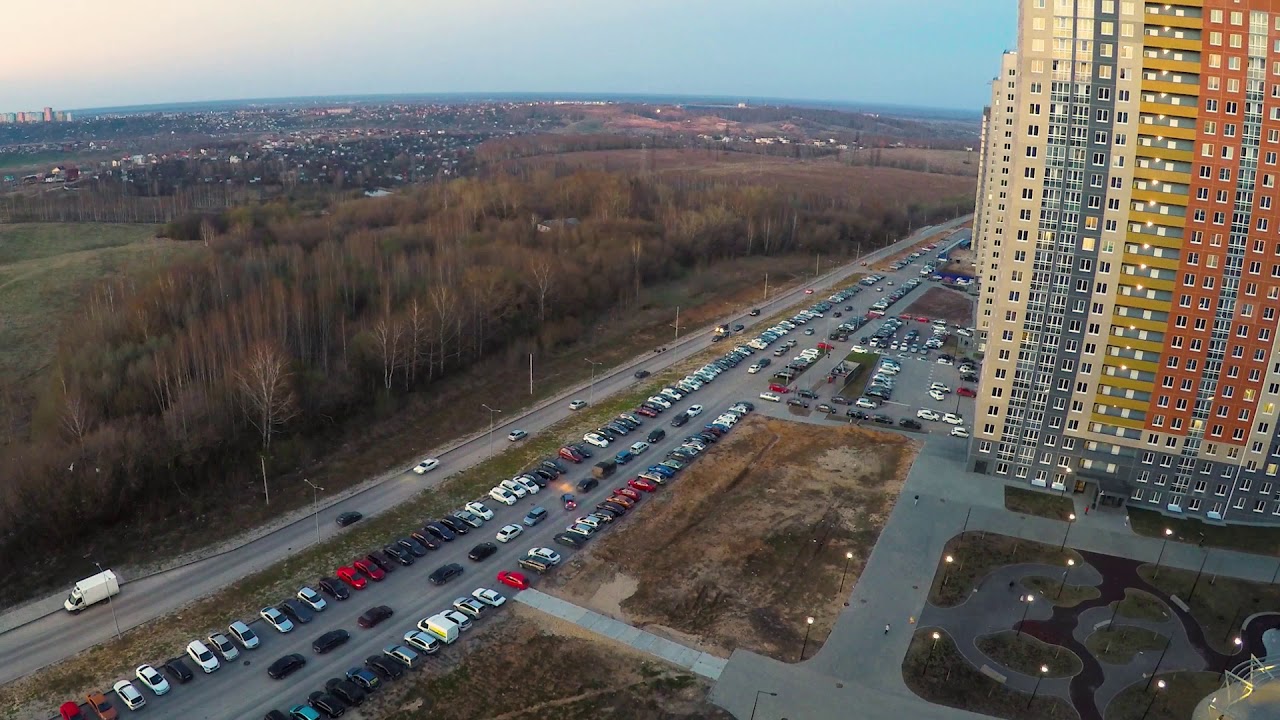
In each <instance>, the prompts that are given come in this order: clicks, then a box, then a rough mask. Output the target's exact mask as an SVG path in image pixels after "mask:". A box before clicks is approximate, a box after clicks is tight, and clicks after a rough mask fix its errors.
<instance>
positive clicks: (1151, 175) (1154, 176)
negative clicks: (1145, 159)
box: [1133, 167, 1191, 185]
mask: <svg viewBox="0 0 1280 720" xmlns="http://www.w3.org/2000/svg"><path fill="white" fill-rule="evenodd" d="M1133 177H1134V179H1135V180H1157V181H1160V182H1174V183H1182V184H1184V185H1185V184H1187V183H1189V182H1191V174H1190V173H1185V172H1181V171H1178V170H1162V169H1160V168H1154V167H1145V168H1144V167H1136V168H1134V169H1133Z"/></svg>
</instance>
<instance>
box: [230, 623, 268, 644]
mask: <svg viewBox="0 0 1280 720" xmlns="http://www.w3.org/2000/svg"><path fill="white" fill-rule="evenodd" d="M227 632H229V633H231V637H233V638H235V639H236V642H238V643H240V645H241V646H243V647H244V649H245V650H253V649H254V648H256V647H258V643H259V642H260V641H259V640H258V634H257V633H255V632H254V631H253V630H250V629H249V626H248V625H246V624H244V623H243V622H241V621H239V620H237V621H235V622H233V623H231V624H230V625H228V626H227Z"/></svg>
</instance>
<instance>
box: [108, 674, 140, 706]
mask: <svg viewBox="0 0 1280 720" xmlns="http://www.w3.org/2000/svg"><path fill="white" fill-rule="evenodd" d="M111 689H112V690H115V691H116V695H117V696H118V697H119V698H120V702H122V703H124V706H125V707H127V708H129V709H130V710H137V709H139V708H141V707H142V706H143V705H146V704H147V699H146V698H144V697H142V693H140V692H138V688H136V687H134V686H133V683H131V682H129V681H128V680H121V681H119V682H117V683H116V684H115V685H112V686H111Z"/></svg>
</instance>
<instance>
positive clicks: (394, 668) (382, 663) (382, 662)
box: [364, 655, 404, 680]
mask: <svg viewBox="0 0 1280 720" xmlns="http://www.w3.org/2000/svg"><path fill="white" fill-rule="evenodd" d="M364 664H365V667H367V668H369V669H370V670H372V671H373V672H374V673H376V674H377V675H378V677H380V678H382V679H383V680H395V679H396V678H399V677H401V676H403V675H404V668H402V667H400V664H399V663H397V662H393V661H391V660H389V659H387V656H386V655H370V656H369V657H367V658H365V659H364Z"/></svg>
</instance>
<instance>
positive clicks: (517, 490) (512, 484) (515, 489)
mask: <svg viewBox="0 0 1280 720" xmlns="http://www.w3.org/2000/svg"><path fill="white" fill-rule="evenodd" d="M498 486H499V487H503V488H506V489H507V491H508V492H510V493H511V494H513V495H515V496H516V497H518V498H522V497H524V496H525V495H528V494H529V489H528V488H526V487H525V486H523V485H521V484H520V483H518V482H516V481H514V480H503V481H502V482H500V483H498Z"/></svg>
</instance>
